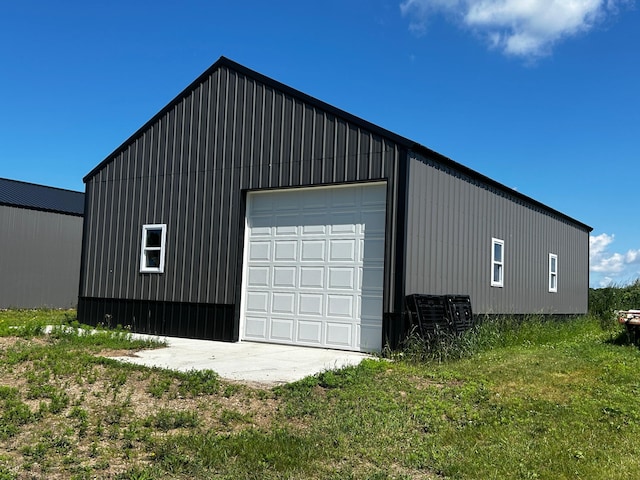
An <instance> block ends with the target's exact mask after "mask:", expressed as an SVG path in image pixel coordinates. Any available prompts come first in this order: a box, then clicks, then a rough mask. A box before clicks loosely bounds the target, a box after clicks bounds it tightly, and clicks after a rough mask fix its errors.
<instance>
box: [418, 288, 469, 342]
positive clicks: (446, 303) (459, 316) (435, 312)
mask: <svg viewBox="0 0 640 480" xmlns="http://www.w3.org/2000/svg"><path fill="white" fill-rule="evenodd" d="M406 303H407V308H408V310H409V316H410V318H411V324H412V326H413V327H415V328H416V329H417V331H418V333H419V334H420V335H421V336H422V337H423V338H431V337H433V336H434V335H435V334H437V333H441V332H445V333H462V332H464V331H465V330H468V329H469V328H471V327H472V326H473V312H472V310H471V299H470V297H469V296H468V295H424V294H413V295H408V296H407V297H406Z"/></svg>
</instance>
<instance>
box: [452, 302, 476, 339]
mask: <svg viewBox="0 0 640 480" xmlns="http://www.w3.org/2000/svg"><path fill="white" fill-rule="evenodd" d="M446 297H447V303H448V305H449V317H450V318H451V323H452V325H453V329H454V330H455V331H456V332H457V333H462V332H464V331H465V330H469V329H470V328H472V327H473V311H472V310H471V298H470V297H469V295H447V296H446Z"/></svg>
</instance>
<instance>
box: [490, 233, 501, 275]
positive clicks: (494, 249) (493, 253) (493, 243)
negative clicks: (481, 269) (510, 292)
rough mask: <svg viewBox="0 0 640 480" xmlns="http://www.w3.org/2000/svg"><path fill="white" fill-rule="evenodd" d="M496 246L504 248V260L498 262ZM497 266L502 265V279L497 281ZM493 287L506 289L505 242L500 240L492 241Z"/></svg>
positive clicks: (494, 239) (493, 239)
mask: <svg viewBox="0 0 640 480" xmlns="http://www.w3.org/2000/svg"><path fill="white" fill-rule="evenodd" d="M496 245H500V246H501V247H502V248H501V250H502V260H500V261H496V258H495V254H496ZM496 265H500V279H499V280H497V281H496V280H495V278H494V274H493V272H494V271H495V267H496ZM491 286H492V287H504V240H500V239H499V238H492V239H491Z"/></svg>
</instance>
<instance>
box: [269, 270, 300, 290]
mask: <svg viewBox="0 0 640 480" xmlns="http://www.w3.org/2000/svg"><path fill="white" fill-rule="evenodd" d="M297 270H298V269H297V268H296V267H279V266H274V267H273V286H274V287H275V288H295V287H296V281H297V280H296V277H297Z"/></svg>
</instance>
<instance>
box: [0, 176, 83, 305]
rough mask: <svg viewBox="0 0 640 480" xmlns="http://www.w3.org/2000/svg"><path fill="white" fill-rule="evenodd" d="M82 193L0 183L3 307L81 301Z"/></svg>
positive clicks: (2, 180) (0, 299)
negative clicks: (79, 290) (79, 296)
mask: <svg viewBox="0 0 640 480" xmlns="http://www.w3.org/2000/svg"><path fill="white" fill-rule="evenodd" d="M83 212H84V193H82V192H74V191H70V190H63V189H60V188H53V187H47V186H44V185H35V184H33V183H26V182H19V181H16V180H9V179H6V178H0V308H41V307H45V308H72V307H75V306H76V305H77V301H78V282H79V278H80V253H81V248H82V222H83V220H82V216H83Z"/></svg>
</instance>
